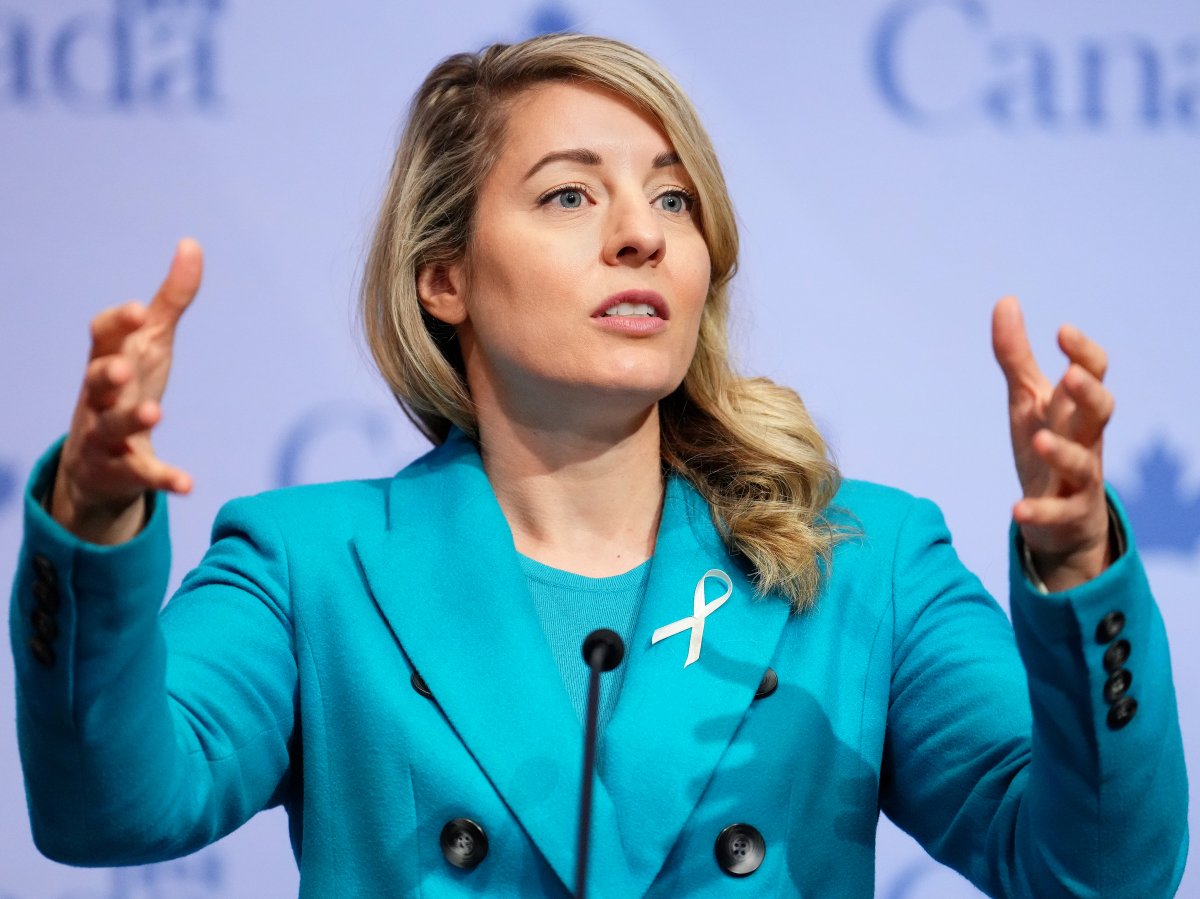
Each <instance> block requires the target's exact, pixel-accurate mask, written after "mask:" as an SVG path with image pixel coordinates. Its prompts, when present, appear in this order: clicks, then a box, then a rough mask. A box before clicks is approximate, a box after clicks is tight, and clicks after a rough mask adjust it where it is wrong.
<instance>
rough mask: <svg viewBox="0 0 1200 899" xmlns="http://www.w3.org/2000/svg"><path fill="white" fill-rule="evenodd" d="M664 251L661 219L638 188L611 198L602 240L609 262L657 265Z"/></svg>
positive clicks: (605, 256) (606, 260) (664, 239)
mask: <svg viewBox="0 0 1200 899" xmlns="http://www.w3.org/2000/svg"><path fill="white" fill-rule="evenodd" d="M666 252H667V242H666V233H665V232H664V231H663V226H662V222H661V221H660V220H659V217H658V215H657V214H655V211H654V209H653V208H652V207H651V206H650V203H649V201H648V200H647V199H646V198H645V196H644V195H643V194H642V192H641V191H637V192H636V193H635V194H631V195H630V196H628V197H626V198H622V199H619V200H616V201H614V202H613V204H612V206H611V207H610V219H609V222H608V228H607V234H606V236H605V240H604V261H605V262H607V263H608V264H609V265H630V266H640V265H658V263H660V262H661V261H662V259H663V256H664V255H666Z"/></svg>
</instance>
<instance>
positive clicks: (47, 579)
mask: <svg viewBox="0 0 1200 899" xmlns="http://www.w3.org/2000/svg"><path fill="white" fill-rule="evenodd" d="M33 570H34V571H35V572H36V573H37V576H38V580H40V581H41V582H42V583H44V584H47V585H49V586H51V587H53V586H54V584H55V582H56V581H57V580H58V576H57V574H56V573H55V571H54V563H53V562H51V561H50V560H49V559H47V558H46V557H45V556H41V555H38V556H34V557H33Z"/></svg>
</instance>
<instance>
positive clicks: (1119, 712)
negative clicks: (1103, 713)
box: [1108, 696, 1137, 730]
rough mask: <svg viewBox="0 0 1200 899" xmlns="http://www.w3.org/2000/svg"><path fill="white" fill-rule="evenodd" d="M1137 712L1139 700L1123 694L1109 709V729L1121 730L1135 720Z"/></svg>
mask: <svg viewBox="0 0 1200 899" xmlns="http://www.w3.org/2000/svg"><path fill="white" fill-rule="evenodd" d="M1136 714H1137V700H1136V699H1134V698H1133V697H1132V696H1122V697H1121V698H1120V699H1118V700H1117V701H1116V702H1114V703H1113V704H1112V708H1110V709H1109V710H1108V729H1109V730H1120V729H1121V728H1122V727H1124V726H1125V725H1126V724H1128V723H1129V722H1130V721H1132V720H1133V716H1134V715H1136Z"/></svg>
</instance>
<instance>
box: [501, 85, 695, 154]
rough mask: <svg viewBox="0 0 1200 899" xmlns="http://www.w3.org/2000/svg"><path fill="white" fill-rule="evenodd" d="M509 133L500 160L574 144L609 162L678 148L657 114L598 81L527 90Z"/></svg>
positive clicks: (515, 104) (515, 103) (513, 111)
mask: <svg viewBox="0 0 1200 899" xmlns="http://www.w3.org/2000/svg"><path fill="white" fill-rule="evenodd" d="M504 132H505V138H504V147H503V149H502V150H501V158H500V161H501V163H503V162H504V161H505V160H506V159H507V160H508V161H510V162H512V163H514V164H520V161H521V159H530V158H534V159H535V158H536V157H539V156H541V155H542V154H544V153H546V152H549V151H552V150H562V149H571V148H582V149H588V150H594V151H595V152H597V153H598V154H600V156H601V157H602V158H605V159H606V160H607V158H608V157H609V156H622V155H633V156H641V155H646V156H647V157H648V158H649V159H653V157H655V156H657V155H658V154H660V153H663V152H664V151H669V150H672V149H674V148H673V147H672V146H671V142H670V140H669V139H668V138H667V135H666V132H665V131H664V130H663V128H662V126H661V125H660V124H659V123H658V120H657V119H655V118H654V116H653V115H651V114H650V113H648V112H646V111H644V110H642V109H639V108H638V107H636V106H635V105H634V104H633V103H632V102H630V101H629V100H628V99H626V98H625V97H623V96H621V95H620V94H618V93H615V92H614V91H610V90H608V89H607V88H604V87H600V86H599V85H594V84H575V83H571V82H561V81H551V82H545V83H542V84H537V85H534V86H533V87H529V88H526V89H525V90H523V91H522V92H521V93H520V94H518V95H517V96H516V97H515V98H514V99H513V100H512V105H511V107H510V109H509V113H508V116H507V120H506V122H505V128H504ZM606 151H607V153H606Z"/></svg>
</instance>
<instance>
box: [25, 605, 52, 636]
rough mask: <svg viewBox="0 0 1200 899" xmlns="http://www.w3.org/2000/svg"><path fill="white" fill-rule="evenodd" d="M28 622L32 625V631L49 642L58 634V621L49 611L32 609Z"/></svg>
mask: <svg viewBox="0 0 1200 899" xmlns="http://www.w3.org/2000/svg"><path fill="white" fill-rule="evenodd" d="M29 623H30V624H32V625H33V632H34V633H35V634H37V635H38V636H39V637H41V638H42V639H43V640H45V641H47V642H49V643H53V642H54V638H55V637H57V636H58V622H57V621H55V620H54V616H53V615H51V614H50V613H49V612H45V611H43V610H42V609H34V610H33V611H32V612H30V613H29Z"/></svg>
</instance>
